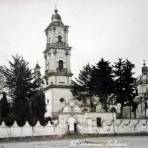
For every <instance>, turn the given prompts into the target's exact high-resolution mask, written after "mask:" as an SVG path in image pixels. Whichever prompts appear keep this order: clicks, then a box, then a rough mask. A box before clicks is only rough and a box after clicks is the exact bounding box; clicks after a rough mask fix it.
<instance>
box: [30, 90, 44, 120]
mask: <svg viewBox="0 0 148 148" xmlns="http://www.w3.org/2000/svg"><path fill="white" fill-rule="evenodd" d="M33 98H34V99H33V101H32V115H33V116H34V117H35V118H36V119H39V120H43V119H44V114H45V112H46V103H45V95H44V92H43V91H42V90H39V91H37V93H36V94H35V96H34V97H33Z"/></svg>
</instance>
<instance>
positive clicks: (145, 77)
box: [137, 75, 148, 84]
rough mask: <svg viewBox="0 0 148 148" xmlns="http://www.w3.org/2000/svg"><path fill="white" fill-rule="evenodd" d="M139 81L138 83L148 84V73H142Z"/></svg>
mask: <svg viewBox="0 0 148 148" xmlns="http://www.w3.org/2000/svg"><path fill="white" fill-rule="evenodd" d="M137 83H138V84H148V75H141V76H140V77H139V78H138V79H137Z"/></svg>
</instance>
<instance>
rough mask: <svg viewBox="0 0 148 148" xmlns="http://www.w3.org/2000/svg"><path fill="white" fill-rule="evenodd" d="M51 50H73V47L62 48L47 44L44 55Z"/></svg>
mask: <svg viewBox="0 0 148 148" xmlns="http://www.w3.org/2000/svg"><path fill="white" fill-rule="evenodd" d="M50 49H61V50H71V49H72V47H70V46H60V45H56V44H55V45H52V44H47V45H46V49H45V50H44V52H43V53H46V52H48V51H49V50H50Z"/></svg>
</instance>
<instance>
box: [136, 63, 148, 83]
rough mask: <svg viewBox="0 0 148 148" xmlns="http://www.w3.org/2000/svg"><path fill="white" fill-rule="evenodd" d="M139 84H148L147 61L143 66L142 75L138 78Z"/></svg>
mask: <svg viewBox="0 0 148 148" xmlns="http://www.w3.org/2000/svg"><path fill="white" fill-rule="evenodd" d="M137 83H138V84H148V67H147V66H146V64H145V61H144V63H143V66H142V75H141V76H140V77H138V78H137Z"/></svg>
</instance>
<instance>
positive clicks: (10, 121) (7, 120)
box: [4, 114, 14, 127]
mask: <svg viewBox="0 0 148 148" xmlns="http://www.w3.org/2000/svg"><path fill="white" fill-rule="evenodd" d="M4 122H5V125H6V126H8V127H10V126H12V125H13V124H14V116H13V115H11V114H9V115H8V116H7V117H6V118H5V120H4Z"/></svg>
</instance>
